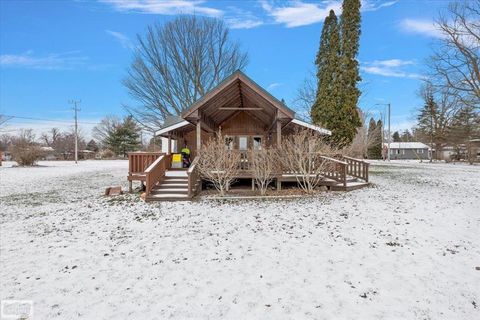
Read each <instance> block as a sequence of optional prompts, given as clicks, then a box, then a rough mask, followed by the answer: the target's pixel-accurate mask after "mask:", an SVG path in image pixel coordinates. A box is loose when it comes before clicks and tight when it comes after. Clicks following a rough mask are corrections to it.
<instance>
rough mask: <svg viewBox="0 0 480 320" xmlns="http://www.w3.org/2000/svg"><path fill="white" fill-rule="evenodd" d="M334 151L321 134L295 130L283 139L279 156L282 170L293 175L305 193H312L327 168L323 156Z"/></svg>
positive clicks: (329, 154) (307, 130) (326, 162)
mask: <svg viewBox="0 0 480 320" xmlns="http://www.w3.org/2000/svg"><path fill="white" fill-rule="evenodd" d="M335 153H336V152H335V150H333V149H332V147H331V146H330V145H329V144H328V143H327V142H326V141H325V140H324V138H323V137H322V136H320V135H319V134H318V133H316V132H314V131H312V130H309V129H304V130H296V131H295V132H294V133H293V134H291V135H288V136H286V137H285V138H284V139H283V141H282V145H281V149H280V152H279V154H280V157H279V158H280V161H281V163H282V165H283V167H284V170H286V171H288V172H289V173H291V174H294V175H295V178H296V180H297V182H298V185H299V186H300V188H301V189H302V190H303V191H305V192H306V193H313V192H314V190H315V188H316V187H317V186H318V184H319V183H320V182H321V181H322V180H323V179H324V173H325V170H327V169H328V161H325V159H324V158H323V157H324V156H326V157H329V156H332V155H334V154H335Z"/></svg>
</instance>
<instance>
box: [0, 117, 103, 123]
mask: <svg viewBox="0 0 480 320" xmlns="http://www.w3.org/2000/svg"><path fill="white" fill-rule="evenodd" d="M4 116H5V117H9V118H10V119H9V120H11V119H15V118H16V119H24V120H34V121H50V122H62V123H71V121H68V120H56V119H45V118H33V117H23V116H14V115H4ZM78 123H80V124H100V122H87V121H78Z"/></svg>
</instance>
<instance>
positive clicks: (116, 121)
mask: <svg viewBox="0 0 480 320" xmlns="http://www.w3.org/2000/svg"><path fill="white" fill-rule="evenodd" d="M120 124H121V120H120V118H118V117H117V116H112V115H108V116H106V117H105V118H103V119H102V121H100V123H99V124H98V125H96V126H95V127H94V128H93V129H92V135H93V137H94V138H95V139H97V141H99V142H100V144H101V145H102V147H106V141H107V139H108V138H109V137H110V136H112V134H113V133H114V132H115V131H116V128H117V127H118V126H119V125H120Z"/></svg>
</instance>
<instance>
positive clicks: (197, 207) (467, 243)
mask: <svg viewBox="0 0 480 320" xmlns="http://www.w3.org/2000/svg"><path fill="white" fill-rule="evenodd" d="M40 165H41V166H39V167H35V168H14V167H11V164H9V163H5V162H4V166H3V167H0V192H1V194H0V201H1V207H2V210H1V212H0V222H1V224H0V228H1V229H0V251H1V255H0V279H1V281H0V298H1V299H27V300H33V303H34V319H126V318H128V319H167V318H171V319H205V318H210V319H220V318H222V319H479V318H480V271H477V270H476V269H475V267H477V266H479V267H480V241H479V240H480V232H479V230H480V166H468V165H462V164H456V165H453V164H430V163H428V162H424V163H418V162H415V161H392V163H384V162H373V163H372V166H371V180H372V182H373V183H374V186H373V187H371V188H364V189H360V190H357V191H352V192H349V193H344V192H325V193H324V194H322V195H320V196H318V197H316V198H304V199H289V200H285V201H280V200H274V201H245V200H243V201H236V202H235V201H233V202H232V201H225V202H221V201H220V202H219V201H209V200H199V201H195V202H183V201H180V202H169V203H144V202H142V201H141V200H140V199H139V197H138V195H124V196H119V197H112V198H107V197H104V196H103V192H104V189H105V188H106V187H108V186H115V185H121V186H122V187H123V188H124V189H126V187H127V180H126V175H127V171H128V169H127V168H128V164H127V162H126V161H93V160H92V161H82V162H79V164H78V165H75V164H74V163H72V162H41V163H40Z"/></svg>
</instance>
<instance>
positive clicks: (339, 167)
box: [320, 156, 348, 187]
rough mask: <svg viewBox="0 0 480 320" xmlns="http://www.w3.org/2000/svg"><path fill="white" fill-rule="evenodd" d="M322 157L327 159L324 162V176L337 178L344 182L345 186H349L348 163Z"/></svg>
mask: <svg viewBox="0 0 480 320" xmlns="http://www.w3.org/2000/svg"><path fill="white" fill-rule="evenodd" d="M320 158H321V159H322V160H323V161H325V163H324V164H323V166H324V169H323V176H325V177H326V178H329V179H332V180H335V181H337V182H340V183H342V184H343V186H344V187H346V186H347V167H348V163H347V162H345V161H341V160H338V159H334V158H330V157H325V156H320Z"/></svg>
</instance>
